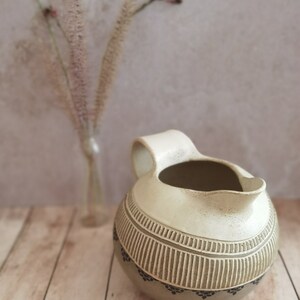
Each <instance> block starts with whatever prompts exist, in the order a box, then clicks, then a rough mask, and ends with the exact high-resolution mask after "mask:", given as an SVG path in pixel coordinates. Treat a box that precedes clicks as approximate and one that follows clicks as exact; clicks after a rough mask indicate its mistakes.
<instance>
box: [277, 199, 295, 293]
mask: <svg viewBox="0 0 300 300" xmlns="http://www.w3.org/2000/svg"><path fill="white" fill-rule="evenodd" d="M274 202H275V207H276V210H277V213H278V218H279V227H280V251H281V254H282V255H283V259H284V261H285V264H286V266H287V268H288V271H289V273H290V275H291V277H292V280H293V283H294V285H295V288H296V290H297V293H298V295H300V200H295V201H292V200H290V201H289V200H276V201H274Z"/></svg>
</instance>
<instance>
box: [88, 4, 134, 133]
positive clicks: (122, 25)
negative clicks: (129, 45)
mask: <svg viewBox="0 0 300 300" xmlns="http://www.w3.org/2000/svg"><path fill="white" fill-rule="evenodd" d="M134 11H135V6H134V5H133V3H132V1H131V0H125V1H124V2H123V6H122V9H121V13H120V15H119V17H118V20H117V22H116V26H115V28H114V30H113V32H112V35H111V38H110V40H109V42H108V45H107V48H106V51H105V53H104V56H103V59H102V64H101V68H100V76H99V84H98V90H97V94H96V98H95V106H94V122H93V126H94V129H96V128H97V125H98V123H99V121H100V118H101V116H102V114H103V111H104V108H105V104H106V102H107V99H108V93H109V91H110V88H111V86H112V83H113V79H114V76H115V73H116V68H117V65H118V62H119V59H120V54H121V52H122V46H123V41H124V37H125V34H126V32H127V29H128V27H129V25H130V22H131V20H132V18H133V15H134Z"/></svg>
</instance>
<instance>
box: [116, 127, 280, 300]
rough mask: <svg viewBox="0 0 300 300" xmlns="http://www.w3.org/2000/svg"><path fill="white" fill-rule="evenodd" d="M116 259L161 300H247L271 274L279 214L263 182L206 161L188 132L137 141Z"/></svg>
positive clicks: (227, 165) (121, 212)
mask: <svg viewBox="0 0 300 300" xmlns="http://www.w3.org/2000/svg"><path fill="white" fill-rule="evenodd" d="M132 159H133V166H134V170H135V173H136V175H137V177H138V180H137V182H136V184H135V185H134V187H133V189H132V190H131V191H130V192H129V193H128V194H127V196H126V197H125V199H124V200H123V201H122V203H121V204H120V207H119V209H118V212H117V215H116V218H115V228H114V244H115V254H116V256H117V257H118V259H119V261H120V263H121V265H122V267H123V269H124V270H125V272H126V273H127V275H128V276H129V277H130V278H131V280H132V281H133V282H134V283H135V284H136V285H137V286H138V287H139V288H140V289H141V290H142V291H143V292H144V293H145V294H147V295H149V296H150V297H152V298H153V299H156V300H173V299H174V300H176V299H177V300H187V299H189V300H194V299H195V300H196V299H198V300H199V299H200V300H201V299H209V300H217V299H220V300H221V299H222V300H226V299H241V298H242V297H243V296H244V295H245V294H247V293H248V292H249V291H251V290H252V289H253V288H254V287H255V285H257V284H258V283H259V281H260V279H261V278H262V277H263V275H264V274H265V273H266V272H267V271H268V269H269V268H270V267H271V265H272V263H273V261H274V258H275V256H276V253H277V248H278V223H277V217H276V212H275V210H274V207H273V205H272V202H271V200H270V198H269V196H268V194H267V192H266V184H265V182H264V180H262V179H261V178H257V177H253V176H252V175H251V174H249V173H248V172H246V171H245V170H244V169H242V168H240V167H239V166H237V165H235V164H232V163H229V162H227V161H224V160H220V159H216V158H212V157H208V156H205V155H202V154H201V153H199V152H198V151H197V149H196V148H195V146H194V144H193V143H192V142H191V140H190V139H189V138H188V137H187V136H186V135H184V134H183V133H182V132H180V131H176V130H169V131H166V132H163V133H159V134H155V135H151V136H146V137H142V138H139V139H137V140H136V141H135V142H134V144H133V149H132Z"/></svg>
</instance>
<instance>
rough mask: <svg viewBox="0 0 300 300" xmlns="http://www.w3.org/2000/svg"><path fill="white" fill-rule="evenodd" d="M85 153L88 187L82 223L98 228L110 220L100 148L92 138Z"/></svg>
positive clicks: (88, 141) (84, 149) (86, 188)
mask: <svg viewBox="0 0 300 300" xmlns="http://www.w3.org/2000/svg"><path fill="white" fill-rule="evenodd" d="M83 153H84V157H85V161H86V169H87V170H86V186H85V191H84V205H83V210H82V216H81V222H82V224H83V225H84V226H86V227H98V226H101V225H103V224H104V223H105V222H106V221H107V219H108V213H107V207H106V205H105V202H104V197H103V190H102V187H101V178H100V175H99V168H98V164H97V161H98V159H97V158H98V156H99V154H100V153H99V147H98V144H97V142H96V140H95V139H94V138H93V137H92V138H89V139H87V140H86V141H85V143H84V147H83Z"/></svg>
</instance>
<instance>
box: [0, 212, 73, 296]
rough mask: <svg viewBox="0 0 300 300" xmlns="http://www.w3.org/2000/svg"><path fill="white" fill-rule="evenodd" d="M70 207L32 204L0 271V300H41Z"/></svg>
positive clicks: (58, 250) (68, 219)
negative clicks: (40, 206) (18, 235)
mask: <svg viewBox="0 0 300 300" xmlns="http://www.w3.org/2000/svg"><path fill="white" fill-rule="evenodd" d="M73 211H74V209H73V208H69V207H48V208H34V209H33V210H32V213H31V215H30V217H29V218H28V220H27V222H26V224H25V227H24V229H23V232H22V235H21V236H20V238H19V239H18V241H17V243H16V245H15V247H14V248H13V250H12V252H11V253H10V255H9V257H8V259H7V261H6V263H5V265H4V267H3V269H2V272H1V273H0V299H1V300H12V299H13V300H24V299H30V300H41V299H43V297H44V294H45V292H46V289H47V287H48V283H49V281H50V278H51V275H52V272H53V269H54V267H55V264H56V260H57V257H58V254H59V252H60V250H61V247H62V244H63V241H64V239H65V236H66V233H67V230H68V227H69V223H70V220H71V217H72V215H73Z"/></svg>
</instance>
